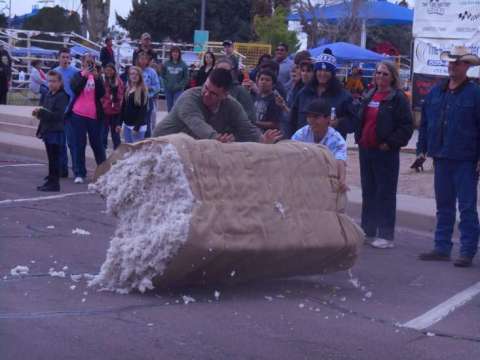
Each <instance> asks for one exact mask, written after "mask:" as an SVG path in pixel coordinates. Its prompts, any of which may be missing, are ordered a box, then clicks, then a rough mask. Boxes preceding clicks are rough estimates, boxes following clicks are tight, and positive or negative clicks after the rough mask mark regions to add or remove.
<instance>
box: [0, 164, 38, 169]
mask: <svg viewBox="0 0 480 360" xmlns="http://www.w3.org/2000/svg"><path fill="white" fill-rule="evenodd" d="M45 165H47V164H11V165H0V168H6V167H27V166H45Z"/></svg>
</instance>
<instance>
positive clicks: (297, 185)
mask: <svg viewBox="0 0 480 360" xmlns="http://www.w3.org/2000/svg"><path fill="white" fill-rule="evenodd" d="M152 141H158V142H160V143H170V144H172V145H174V146H175V148H176V149H177V151H178V153H179V155H180V158H181V161H182V163H183V166H184V170H185V174H186V177H187V179H188V181H189V184H190V187H191V190H192V193H193V195H194V197H195V198H196V200H198V205H196V206H195V208H194V211H193V214H192V218H191V223H190V231H189V235H188V239H187V241H186V242H185V244H184V245H183V246H182V247H181V249H180V250H179V251H178V253H177V254H176V255H175V256H173V257H172V258H171V259H170V261H169V264H168V266H167V268H166V271H165V272H164V273H163V274H159V275H158V276H157V277H156V278H155V279H154V283H155V285H156V286H160V287H163V286H172V285H175V286H177V285H185V284H207V283H228V282H238V281H248V280H254V279H261V278H269V277H284V276H293V275H307V274H319V273H327V272H333V271H339V270H345V269H348V268H350V267H351V266H352V265H353V264H354V262H355V259H356V258H357V256H358V253H359V249H360V246H361V243H362V241H363V233H362V231H361V230H360V229H359V228H358V226H357V225H355V224H354V222H353V220H352V219H350V218H349V217H348V216H346V215H345V214H344V213H343V212H344V207H345V204H346V195H345V194H340V193H339V192H338V191H337V186H338V179H337V172H336V164H335V160H334V158H333V157H332V155H331V153H330V152H329V151H328V149H326V148H324V147H323V146H321V145H313V144H305V143H300V142H294V141H282V142H280V143H278V144H275V145H265V144H257V143H230V144H222V143H220V142H217V141H212V140H194V139H192V138H190V137H188V136H186V135H180V134H179V135H171V136H165V137H160V138H155V139H149V140H145V141H143V142H140V143H137V144H134V145H127V144H122V145H121V146H120V147H119V148H118V149H117V150H116V151H115V152H114V153H113V154H112V156H110V157H109V159H108V160H107V162H105V163H104V164H102V165H101V166H100V167H99V168H98V169H97V173H96V176H100V175H101V174H103V173H104V172H106V171H108V169H109V168H110V166H111V164H112V163H113V162H115V161H117V160H119V159H121V158H122V157H123V156H124V155H125V154H126V153H127V152H129V151H132V150H133V151H135V150H138V149H140V148H142V147H143V146H144V145H145V144H148V143H149V142H152Z"/></svg>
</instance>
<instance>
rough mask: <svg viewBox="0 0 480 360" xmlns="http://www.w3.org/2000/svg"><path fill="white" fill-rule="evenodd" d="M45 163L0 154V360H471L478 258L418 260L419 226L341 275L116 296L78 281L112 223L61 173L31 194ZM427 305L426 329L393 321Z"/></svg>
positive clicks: (95, 259)
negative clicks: (53, 185)
mask: <svg viewBox="0 0 480 360" xmlns="http://www.w3.org/2000/svg"><path fill="white" fill-rule="evenodd" d="M46 171H47V167H46V165H45V164H42V163H40V162H39V161H38V160H33V159H27V158H15V157H11V156H7V155H0V359H2V360H23V359H26V360H27V359H28V360H29V359H35V360H36V359H39V360H40V359H41V360H43V359H45V360H47V359H48V360H55V359H62V360H64V359H65V360H66V359H102V360H103V359H105V360H106V359H115V360H121V359H332V360H333V359H335V360H337V359H338V360H340V359H341V360H347V359H348V360H360V359H391V360H395V359H399V360H400V359H401V360H408V359H418V360H422V359H425V360H426V359H432V360H433V359H435V360H442V359H445V360H455V359H462V360H470V359H471V360H475V359H480V295H478V291H476V290H475V289H477V287H480V283H479V281H480V266H479V265H478V264H477V265H476V266H474V267H472V268H469V269H459V268H455V267H454V266H453V265H452V263H428V262H420V261H418V260H417V259H416V256H417V255H418V253H420V252H422V251H426V250H429V249H430V248H431V246H432V234H429V233H422V232H416V231H414V230H412V229H398V232H397V235H396V243H397V247H396V248H395V249H392V250H377V249H373V248H370V247H368V246H364V248H363V251H362V254H361V256H360V258H359V259H358V262H357V264H356V265H355V267H354V268H353V269H351V271H349V272H341V273H336V274H330V275H323V276H320V275H319V276H310V277H295V278H288V279H278V280H268V281H259V282H256V283H248V284H243V285H238V286H234V287H223V288H218V287H211V288H185V289H177V290H175V291H162V292H160V291H152V292H149V293H146V294H140V293H133V294H129V295H119V294H115V293H111V292H106V291H98V290H99V289H96V288H89V287H88V285H87V280H86V278H88V277H89V275H88V274H96V273H97V272H98V270H99V268H100V266H101V264H102V262H103V260H104V259H105V254H106V251H107V248H108V245H109V238H110V236H111V235H112V234H113V231H114V228H115V219H114V218H112V217H111V216H109V215H106V214H105V213H104V202H103V200H102V199H101V198H100V197H99V196H97V195H95V194H91V193H88V190H87V185H85V184H84V185H76V184H73V180H72V179H71V178H70V179H65V180H62V190H61V192H60V193H40V192H37V191H36V189H35V188H36V186H37V185H39V184H40V182H41V179H42V177H43V176H45V175H46ZM52 195H53V198H45V197H47V196H52ZM455 250H457V248H456V247H455ZM477 262H478V260H477ZM19 265H22V266H28V268H29V271H28V274H27V275H20V276H12V275H11V273H10V272H11V270H12V269H13V268H15V267H17V266H19ZM62 271H63V272H64V273H65V277H63V275H64V274H62ZM84 274H87V275H84ZM72 275H73V277H72ZM78 275H82V276H81V278H80V279H79V277H80V276H78ZM215 292H218V293H219V296H217V297H216V296H215ZM218 293H217V295H218ZM455 300H458V301H457V302H455ZM432 309H434V310H433V315H432V316H431V317H430V318H431V325H429V326H427V327H424V328H419V329H414V328H407V327H405V326H404V325H405V324H406V323H409V322H410V323H419V322H417V320H416V319H419V318H421V319H423V317H424V316H426V317H427V318H428V316H429V314H430V313H429V311H430V310H432ZM425 314H426V315H425ZM422 316H423V317H422ZM412 320H413V322H412Z"/></svg>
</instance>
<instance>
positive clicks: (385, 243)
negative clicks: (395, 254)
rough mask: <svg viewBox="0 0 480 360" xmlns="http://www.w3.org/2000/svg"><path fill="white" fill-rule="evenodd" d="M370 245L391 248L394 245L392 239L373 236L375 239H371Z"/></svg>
mask: <svg viewBox="0 0 480 360" xmlns="http://www.w3.org/2000/svg"><path fill="white" fill-rule="evenodd" d="M370 245H371V246H372V247H374V248H377V249H391V248H393V247H395V245H394V244H393V241H391V240H386V239H382V238H375V240H373V241H372V242H371V243H370Z"/></svg>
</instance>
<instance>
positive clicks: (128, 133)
mask: <svg viewBox="0 0 480 360" xmlns="http://www.w3.org/2000/svg"><path fill="white" fill-rule="evenodd" d="M123 137H124V139H125V142H126V143H127V144H131V143H134V142H137V141H141V140H143V139H145V131H138V132H134V131H133V130H130V129H129V128H128V127H126V126H125V125H124V126H123Z"/></svg>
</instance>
